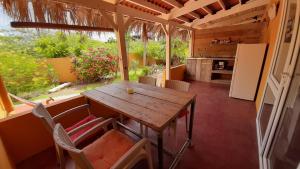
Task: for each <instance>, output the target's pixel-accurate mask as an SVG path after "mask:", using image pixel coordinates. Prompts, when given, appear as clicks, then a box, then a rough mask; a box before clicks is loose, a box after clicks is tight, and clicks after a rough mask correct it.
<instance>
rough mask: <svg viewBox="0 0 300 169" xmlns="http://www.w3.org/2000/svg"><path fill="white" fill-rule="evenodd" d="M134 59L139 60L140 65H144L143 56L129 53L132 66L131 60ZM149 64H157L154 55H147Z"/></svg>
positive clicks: (129, 61)
mask: <svg viewBox="0 0 300 169" xmlns="http://www.w3.org/2000/svg"><path fill="white" fill-rule="evenodd" d="M133 60H135V61H137V62H138V63H139V66H140V67H141V66H143V57H142V56H139V55H137V54H132V53H130V54H129V55H128V65H129V66H130V63H131V61H133ZM147 64H148V65H153V64H156V61H155V59H154V58H153V57H149V56H148V57H147Z"/></svg>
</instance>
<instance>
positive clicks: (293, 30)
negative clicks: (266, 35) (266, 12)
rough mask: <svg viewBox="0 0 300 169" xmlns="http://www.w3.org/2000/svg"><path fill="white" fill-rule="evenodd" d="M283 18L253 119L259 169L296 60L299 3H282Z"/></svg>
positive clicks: (288, 0) (265, 163)
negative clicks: (255, 125)
mask: <svg viewBox="0 0 300 169" xmlns="http://www.w3.org/2000/svg"><path fill="white" fill-rule="evenodd" d="M281 3H282V5H283V15H282V18H281V26H280V31H279V34H278V37H279V38H278V39H277V42H276V43H277V45H276V50H275V54H274V57H273V61H272V67H271V70H270V73H269V75H268V80H267V85H266V86H265V91H264V97H263V99H262V104H261V107H260V109H259V114H258V116H257V119H256V124H257V135H258V145H259V158H260V168H264V169H267V168H271V167H270V165H268V152H269V151H270V149H271V143H272V141H273V139H274V136H275V131H276V127H277V126H278V122H279V117H280V115H281V112H282V107H283V101H284V100H285V98H286V96H287V91H288V89H289V86H290V82H291V79H292V75H293V72H294V68H295V63H296V60H297V57H298V50H299V44H298V43H299V41H300V38H299V37H298V36H299V35H298V32H299V29H300V28H299V9H300V4H299V3H300V2H299V0H283V1H282V2H281Z"/></svg>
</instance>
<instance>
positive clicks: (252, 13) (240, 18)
mask: <svg viewBox="0 0 300 169" xmlns="http://www.w3.org/2000/svg"><path fill="white" fill-rule="evenodd" d="M264 13H265V8H263V9H260V10H255V11H252V10H251V11H249V13H246V14H243V15H240V16H236V17H230V18H227V19H225V20H222V21H220V22H216V23H212V24H210V23H207V24H204V25H203V26H202V25H200V27H203V28H212V27H221V26H229V25H234V24H238V23H241V22H243V21H245V20H249V19H253V17H256V16H261V15H263V14H264Z"/></svg>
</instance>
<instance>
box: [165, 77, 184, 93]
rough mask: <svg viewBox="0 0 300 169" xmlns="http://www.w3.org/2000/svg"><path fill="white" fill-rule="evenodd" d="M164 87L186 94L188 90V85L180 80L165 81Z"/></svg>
mask: <svg viewBox="0 0 300 169" xmlns="http://www.w3.org/2000/svg"><path fill="white" fill-rule="evenodd" d="M165 87H166V88H169V89H174V90H178V91H182V92H188V91H189V88H190V83H188V82H184V81H180V80H166V83H165Z"/></svg>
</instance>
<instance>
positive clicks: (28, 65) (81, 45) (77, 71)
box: [0, 29, 188, 101]
mask: <svg viewBox="0 0 300 169" xmlns="http://www.w3.org/2000/svg"><path fill="white" fill-rule="evenodd" d="M111 34H112V33H111ZM126 44H127V52H128V61H129V70H130V72H129V76H130V80H131V81H136V80H137V79H138V77H139V76H144V75H149V76H161V73H162V71H163V69H164V65H165V41H164V38H163V37H162V38H151V37H149V39H148V40H147V41H143V40H141V38H140V36H139V35H138V34H136V33H135V34H133V33H128V35H127V37H126ZM187 55H188V42H185V41H182V40H181V39H173V40H172V61H171V62H172V65H173V66H176V65H179V64H181V63H184V62H185V58H186V56H187ZM62 59H63V60H62ZM66 70H67V71H66ZM118 72H119V68H118V50H117V44H116V40H115V38H114V37H113V36H112V37H110V38H108V39H107V40H106V41H103V40H102V41H100V40H99V39H96V38H94V37H93V36H88V35H86V34H81V33H76V32H71V33H70V32H60V31H57V32H55V31H44V30H39V31H37V30H35V29H18V30H15V29H9V30H5V29H3V30H1V31H0V74H1V76H2V78H3V79H4V82H5V85H6V87H7V90H8V91H9V92H10V93H11V94H13V95H16V96H18V97H21V98H24V99H27V100H31V101H42V100H45V99H49V98H50V97H51V98H54V99H55V100H56V99H59V98H66V97H71V96H74V95H78V94H79V93H80V92H82V91H84V90H89V89H93V88H95V87H98V86H101V85H103V84H107V83H113V82H116V81H118V80H120V74H119V73H118ZM65 82H71V84H70V85H68V86H67V87H65V88H64V89H61V90H58V91H55V92H51V93H49V90H50V89H52V88H54V87H56V86H58V85H60V84H62V83H65Z"/></svg>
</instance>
